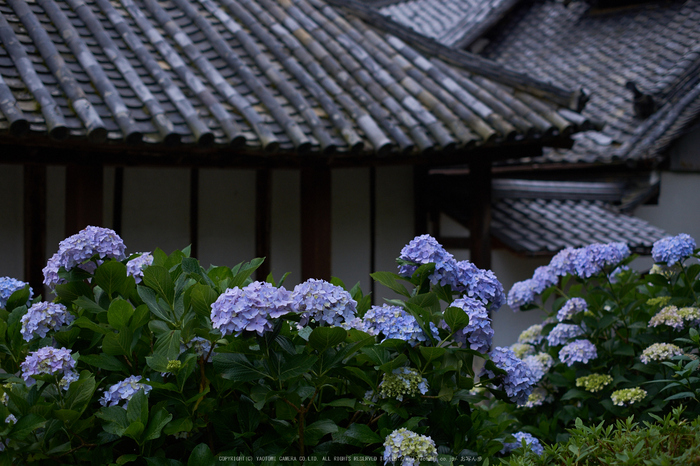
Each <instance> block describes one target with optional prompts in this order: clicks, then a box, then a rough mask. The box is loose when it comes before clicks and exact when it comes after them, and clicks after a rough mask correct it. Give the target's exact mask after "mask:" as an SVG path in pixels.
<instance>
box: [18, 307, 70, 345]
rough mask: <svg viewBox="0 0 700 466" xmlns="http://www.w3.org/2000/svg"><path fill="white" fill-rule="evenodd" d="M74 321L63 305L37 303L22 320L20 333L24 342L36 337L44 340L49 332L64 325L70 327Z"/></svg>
mask: <svg viewBox="0 0 700 466" xmlns="http://www.w3.org/2000/svg"><path fill="white" fill-rule="evenodd" d="M74 319H75V317H73V315H72V314H71V313H69V312H68V309H66V306H64V305H63V304H58V303H46V302H41V303H36V304H34V305H33V306H32V307H30V308H29V310H28V311H27V313H26V314H24V315H23V316H22V319H20V322H21V323H22V329H21V330H20V333H22V338H24V341H29V340H31V339H32V338H34V337H35V336H39V337H41V338H44V337H45V336H46V332H48V331H49V330H58V329H59V328H60V327H61V326H62V325H70V323H71V322H73V320H74Z"/></svg>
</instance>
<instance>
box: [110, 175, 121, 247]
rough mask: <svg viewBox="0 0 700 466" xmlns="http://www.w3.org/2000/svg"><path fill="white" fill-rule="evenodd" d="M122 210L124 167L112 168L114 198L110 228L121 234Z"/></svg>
mask: <svg viewBox="0 0 700 466" xmlns="http://www.w3.org/2000/svg"><path fill="white" fill-rule="evenodd" d="M123 211H124V167H116V168H115V169H114V198H113V202H112V230H114V232H115V233H116V234H118V235H119V236H121V234H122V217H123Z"/></svg>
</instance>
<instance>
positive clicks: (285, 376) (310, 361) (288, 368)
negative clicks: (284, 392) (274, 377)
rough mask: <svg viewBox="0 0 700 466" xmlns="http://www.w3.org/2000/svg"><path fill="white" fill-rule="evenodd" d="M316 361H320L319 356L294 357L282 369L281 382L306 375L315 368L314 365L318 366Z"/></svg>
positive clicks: (298, 355)
mask: <svg viewBox="0 0 700 466" xmlns="http://www.w3.org/2000/svg"><path fill="white" fill-rule="evenodd" d="M316 361H318V356H313V355H308V354H297V355H294V356H292V357H291V358H289V359H288V360H287V362H286V363H285V364H284V366H283V367H282V368H281V370H280V375H279V380H280V381H282V382H284V381H285V380H289V379H292V378H294V377H298V376H300V375H302V374H305V373H306V372H308V371H309V369H311V368H312V367H313V365H314V364H316Z"/></svg>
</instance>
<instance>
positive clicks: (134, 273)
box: [126, 252, 153, 284]
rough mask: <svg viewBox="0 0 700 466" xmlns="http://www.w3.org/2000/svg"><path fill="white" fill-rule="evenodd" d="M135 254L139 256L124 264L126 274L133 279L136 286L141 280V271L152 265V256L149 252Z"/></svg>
mask: <svg viewBox="0 0 700 466" xmlns="http://www.w3.org/2000/svg"><path fill="white" fill-rule="evenodd" d="M137 254H141V255H140V256H138V257H134V258H133V259H131V260H130V261H129V262H127V263H126V274H127V275H129V276H130V277H134V281H135V282H136V283H137V284H138V283H141V280H142V279H143V269H145V268H146V267H148V266H149V265H152V264H153V255H152V254H151V253H150V252H137Z"/></svg>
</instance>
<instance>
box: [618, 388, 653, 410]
mask: <svg viewBox="0 0 700 466" xmlns="http://www.w3.org/2000/svg"><path fill="white" fill-rule="evenodd" d="M646 396H647V392H646V390H643V389H641V388H639V387H635V388H623V389H622V390H616V391H614V392H612V395H610V398H611V399H612V402H613V404H614V405H616V406H629V405H632V404H634V403H636V402H638V401H642V400H643V399H644V398H645V397H646Z"/></svg>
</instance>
